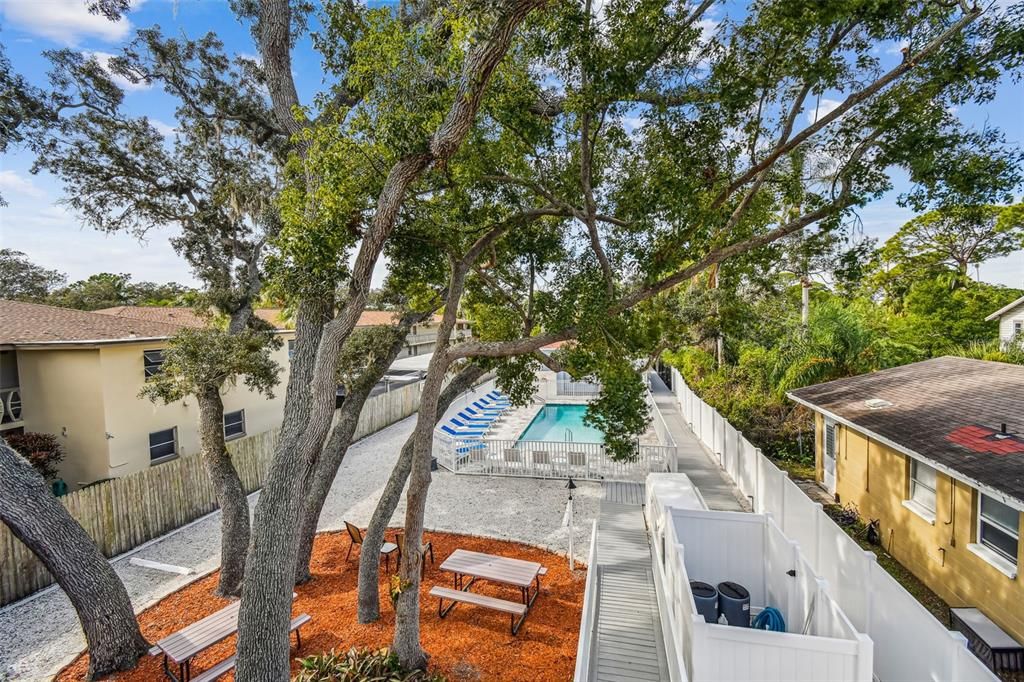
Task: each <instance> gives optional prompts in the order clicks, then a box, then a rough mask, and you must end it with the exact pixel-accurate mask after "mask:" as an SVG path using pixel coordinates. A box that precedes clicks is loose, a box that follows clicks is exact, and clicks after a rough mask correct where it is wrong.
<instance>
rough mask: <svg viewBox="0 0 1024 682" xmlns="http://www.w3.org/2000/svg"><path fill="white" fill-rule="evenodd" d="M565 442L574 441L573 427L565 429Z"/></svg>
mask: <svg viewBox="0 0 1024 682" xmlns="http://www.w3.org/2000/svg"><path fill="white" fill-rule="evenodd" d="M565 442H567V443H571V442H572V429H566V430H565Z"/></svg>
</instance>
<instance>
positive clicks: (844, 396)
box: [789, 357, 1024, 644]
mask: <svg viewBox="0 0 1024 682" xmlns="http://www.w3.org/2000/svg"><path fill="white" fill-rule="evenodd" d="M789 396H790V398H792V399H793V400H794V401H796V402H797V403H800V404H801V405H804V406H806V407H808V408H809V409H811V410H813V411H814V412H815V429H816V438H815V442H816V446H815V454H816V472H817V479H818V481H819V482H820V483H821V484H822V485H824V486H825V487H826V488H827V489H828V491H829V492H830V493H832V494H834V495H835V498H836V500H837V501H838V502H839V503H840V504H844V505H845V504H853V505H855V506H856V508H857V510H858V512H859V514H860V516H861V518H862V519H864V520H865V521H877V523H878V530H879V535H880V539H881V544H882V546H883V548H884V549H886V550H887V551H888V552H889V553H890V554H892V555H893V556H894V557H895V558H896V559H897V560H898V561H899V562H900V563H901V564H903V565H904V566H906V567H907V568H908V569H909V570H910V571H912V572H913V573H914V574H915V575H916V576H917V577H918V578H920V579H921V580H922V581H923V582H924V583H925V584H926V585H928V587H930V588H931V589H932V590H934V591H935V592H936V593H938V594H939V595H940V596H941V597H942V598H943V599H944V600H945V601H946V602H947V603H948V604H949V605H950V606H951V607H953V608H954V625H956V619H957V616H958V614H959V615H962V614H972V617H974V616H977V617H979V618H980V619H981V620H984V621H985V625H986V626H988V625H989V623H988V621H991V622H994V623H995V624H996V625H998V626H999V628H1001V629H1002V630H1003V631H1004V632H1005V633H1008V634H1009V635H1011V636H1012V637H1013V639H1015V640H1016V641H1017V642H1024V576H1021V575H1019V570H1018V568H1019V566H1020V564H1021V562H1022V561H1024V551H1022V544H1021V542H1020V530H1021V525H1022V524H1021V512H1022V510H1024V366H1019V365H1010V364H1005V363H999V362H986V361H982V360H970V359H965V358H953V357H943V358H936V359H932V360H926V361H924V362H918V363H914V364H911V365H905V366H903V367H896V368H893V369H887V370H883V371H879V372H874V373H871V374H865V375H861V376H856V377H851V378H848V379H840V380H837V381H831V382H828V383H824V384H818V385H816V386H809V387H806V388H801V389H799V390H796V391H793V392H791V393H790V394H789ZM969 607H973V608H975V609H977V610H978V611H980V612H981V614H983V615H981V616H978V614H977V612H975V611H973V610H972V609H971V608H969ZM985 616H987V620H985ZM992 629H993V630H994V628H992ZM996 634H997V635H998V634H999V633H998V632H997V631H996ZM969 638H970V634H969ZM1007 639H1008V638H1007ZM1010 644H1012V642H1010Z"/></svg>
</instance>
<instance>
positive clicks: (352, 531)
mask: <svg viewBox="0 0 1024 682" xmlns="http://www.w3.org/2000/svg"><path fill="white" fill-rule="evenodd" d="M345 530H347V531H348V536H349V537H350V538H351V539H352V542H351V544H349V546H348V554H346V555H345V561H348V560H349V559H350V558H351V557H352V548H353V547H355V546H356V545H359V546H360V548H362V545H363V531H361V530H359V528H358V527H356V526H353V525H352V524H351V523H349V522H348V521H346V522H345ZM397 551H398V545H396V544H395V543H393V542H385V543H384V544H382V545H381V546H380V554H381V556H382V557H384V566H385V567H386V568H387V570H388V571H390V570H391V555H392V554H393V553H395V552H397ZM399 556H401V554H399Z"/></svg>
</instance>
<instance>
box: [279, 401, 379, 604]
mask: <svg viewBox="0 0 1024 682" xmlns="http://www.w3.org/2000/svg"><path fill="white" fill-rule="evenodd" d="M368 394H369V391H359V392H358V393H354V394H353V393H348V394H346V396H345V402H344V404H342V406H341V409H340V410H339V411H338V412H339V414H338V418H337V420H336V421H335V422H334V426H332V427H331V434H330V436H328V438H327V443H326V445H324V449H323V452H322V453H320V461H319V462H317V465H316V471H315V473H314V474H313V478H312V480H311V481H310V483H309V490H307V491H306V497H305V501H304V504H303V508H302V519H301V521H300V524H301V525H300V526H299V552H298V555H297V558H296V560H295V584H296V585H299V584H302V583H304V582H306V581H307V580H309V579H310V578H311V577H312V575H311V574H310V571H309V562H310V560H311V559H312V555H313V541H314V540H316V527H317V524H318V523H319V522H320V513H321V512H322V511H323V508H324V502H326V501H327V495H328V494H329V493H330V492H331V485H332V484H333V483H334V477H335V476H337V474H338V468H339V467H341V463H342V461H343V460H344V459H345V454H346V453H347V452H348V448H349V446H350V445H351V444H352V436H353V435H354V434H355V431H356V426H357V425H358V424H359V414H360V413H361V412H362V410H363V404H364V403H365V402H366V397H367V395H368Z"/></svg>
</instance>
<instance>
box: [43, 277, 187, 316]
mask: <svg viewBox="0 0 1024 682" xmlns="http://www.w3.org/2000/svg"><path fill="white" fill-rule="evenodd" d="M194 294H195V291H194V290H193V289H191V288H189V287H186V286H184V285H181V284H178V283H176V282H167V283H166V284H155V283H153V282H132V278H131V275H126V274H120V275H115V274H112V273H109V272H101V273H99V274H98V275H90V276H89V277H88V278H87V279H82V280H78V281H77V282H72V283H71V284H69V285H67V286H66V287H62V288H60V289H57V290H56V291H53V292H52V293H51V294H50V295H49V296H48V297H47V298H46V303H48V304H50V305H55V306H60V307H62V308H76V309H78V310H101V309H103V308H113V307H116V306H175V305H185V304H186V303H188V300H189V296H191V295H194Z"/></svg>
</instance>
